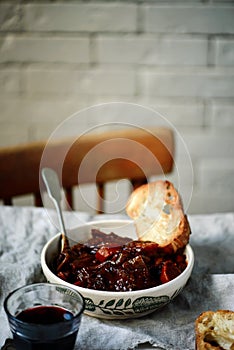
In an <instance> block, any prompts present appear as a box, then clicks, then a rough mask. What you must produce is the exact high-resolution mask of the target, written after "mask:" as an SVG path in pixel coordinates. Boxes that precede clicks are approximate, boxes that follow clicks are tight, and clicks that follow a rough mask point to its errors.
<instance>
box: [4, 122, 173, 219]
mask: <svg viewBox="0 0 234 350" xmlns="http://www.w3.org/2000/svg"><path fill="white" fill-rule="evenodd" d="M61 155H64V156H62V158H64V159H62V160H61ZM173 156H174V138H173V131H172V130H171V129H169V128H164V127H161V128H158V127H151V128H147V129H144V128H142V129H140V128H134V129H130V128H129V129H125V130H114V131H106V132H103V133H100V134H99V133H93V134H86V135H82V136H80V137H78V138H77V139H64V140H56V141H54V142H53V143H47V142H46V141H43V142H35V143H30V144H25V145H20V146H16V147H8V148H2V149H0V199H2V200H3V203H4V204H6V205H11V204H12V198H13V197H15V196H20V195H25V194H30V193H33V194H34V197H35V205H36V206H42V199H41V193H40V166H41V165H42V164H43V167H44V166H48V167H51V168H53V169H54V170H56V171H57V172H60V173H61V174H62V175H61V186H62V187H63V188H64V191H65V194H66V198H67V202H68V204H69V206H70V207H71V208H73V196H72V193H73V191H72V189H73V187H74V186H76V185H81V184H85V183H87V184H88V183H96V186H97V189H98V193H99V203H98V205H97V212H98V213H100V212H103V211H104V208H103V200H102V199H104V197H105V191H104V188H105V184H106V183H107V182H109V181H113V180H118V179H128V180H130V181H131V183H132V185H133V188H136V187H138V186H139V185H142V184H144V183H146V182H147V179H148V178H149V177H150V176H154V175H160V174H167V173H170V172H171V171H172V169H173ZM61 169H62V171H61Z"/></svg>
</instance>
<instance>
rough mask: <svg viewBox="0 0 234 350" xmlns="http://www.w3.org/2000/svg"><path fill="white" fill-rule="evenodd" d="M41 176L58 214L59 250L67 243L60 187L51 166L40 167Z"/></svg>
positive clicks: (62, 249)
mask: <svg viewBox="0 0 234 350" xmlns="http://www.w3.org/2000/svg"><path fill="white" fill-rule="evenodd" d="M42 178H43V181H44V183H45V186H46V189H47V192H48V195H49V197H50V198H51V199H52V201H53V203H54V205H55V209H56V211H57V214H58V219H59V226H60V231H61V234H62V235H61V252H63V251H64V248H65V246H66V245H67V244H68V238H67V233H66V228H65V224H64V220H63V214H62V209H61V205H60V203H61V199H62V197H61V188H60V184H59V179H58V175H57V173H56V172H55V171H54V170H53V169H51V168H43V169H42Z"/></svg>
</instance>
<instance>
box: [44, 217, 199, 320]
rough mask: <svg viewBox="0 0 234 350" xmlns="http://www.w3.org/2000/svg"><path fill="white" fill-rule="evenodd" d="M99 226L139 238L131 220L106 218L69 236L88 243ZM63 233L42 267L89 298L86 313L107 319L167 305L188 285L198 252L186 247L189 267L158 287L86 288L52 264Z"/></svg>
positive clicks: (47, 249)
mask: <svg viewBox="0 0 234 350" xmlns="http://www.w3.org/2000/svg"><path fill="white" fill-rule="evenodd" d="M92 228H98V229H100V230H101V231H103V232H105V233H110V232H114V233H116V234H118V235H120V236H127V237H131V238H132V239H137V236H136V232H135V227H134V224H133V222H132V221H129V220H105V221H95V222H89V223H86V224H83V225H81V226H79V227H77V228H76V229H75V230H72V231H69V238H71V239H72V240H74V241H79V242H82V241H83V242H85V241H87V238H90V236H91V229H92ZM60 237H61V234H60V233H58V234H57V235H56V236H54V237H53V238H51V239H50V240H49V241H48V242H47V243H46V245H45V246H44V248H43V250H42V253H41V265H42V270H43V273H44V275H45V277H46V278H47V280H48V282H51V283H58V284H62V285H65V286H69V287H73V288H74V289H76V290H77V291H78V292H80V293H81V295H82V296H83V297H84V300H85V311H84V312H85V313H86V314H88V315H90V316H95V317H99V318H105V319H121V318H122V319H123V318H136V317H141V316H144V315H146V314H149V313H151V312H153V311H156V310H158V309H159V308H161V307H163V306H165V305H167V304H168V303H169V302H170V301H171V300H172V299H174V298H175V297H176V296H177V295H178V294H179V293H180V292H181V290H182V289H183V287H184V286H185V285H186V283H187V281H188V279H189V277H190V275H191V272H192V269H193V264H194V254H193V250H192V248H191V246H190V245H189V244H188V245H187V246H186V248H185V254H186V257H187V267H186V269H185V270H184V271H183V272H182V273H181V274H180V275H179V276H178V277H176V278H175V279H173V280H172V281H170V282H167V283H165V284H162V285H160V286H157V287H153V288H148V289H144V290H137V291H127V292H110V291H99V290H93V289H88V288H82V287H78V286H75V285H73V284H70V283H68V282H65V281H63V280H62V279H60V278H59V277H57V276H56V275H55V274H54V273H53V272H52V270H51V268H50V266H51V263H52V261H53V258H54V256H55V255H56V254H57V252H58V249H59V244H60Z"/></svg>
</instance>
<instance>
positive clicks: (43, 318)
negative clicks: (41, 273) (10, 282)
mask: <svg viewBox="0 0 234 350" xmlns="http://www.w3.org/2000/svg"><path fill="white" fill-rule="evenodd" d="M4 309H5V312H6V314H7V317H8V322H9V326H10V329H11V332H12V334H13V339H14V343H15V347H16V349H17V350H55V349H56V350H62V349H67V350H72V349H74V345H75V341H76V337H77V333H78V330H79V326H80V322H81V316H82V313H83V310H84V300H83V297H82V296H81V295H80V294H79V293H78V292H77V291H75V290H74V289H72V288H69V287H65V286H62V285H57V284H50V283H36V284H31V285H27V286H24V287H21V288H18V289H16V290H15V291H13V292H11V293H10V294H9V295H8V296H7V297H6V299H5V301H4Z"/></svg>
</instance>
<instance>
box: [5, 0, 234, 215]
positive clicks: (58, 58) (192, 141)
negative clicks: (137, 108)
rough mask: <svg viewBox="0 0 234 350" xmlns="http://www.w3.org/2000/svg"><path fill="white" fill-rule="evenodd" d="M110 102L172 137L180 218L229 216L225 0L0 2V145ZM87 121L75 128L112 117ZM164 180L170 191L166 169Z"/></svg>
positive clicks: (233, 95)
mask: <svg viewBox="0 0 234 350" xmlns="http://www.w3.org/2000/svg"><path fill="white" fill-rule="evenodd" d="M114 101H122V102H124V103H127V104H128V103H130V104H139V105H141V106H145V107H146V108H152V109H154V110H156V111H157V112H159V113H160V115H163V116H164V118H165V119H166V120H167V121H168V122H169V123H171V124H172V125H173V127H174V128H175V130H176V131H177V134H176V158H175V160H176V165H177V167H178V168H179V176H180V181H181V182H182V186H181V190H182V192H183V193H182V196H184V197H185V198H186V211H187V212H188V213H212V212H224V211H233V210H234V3H233V1H225V0H223V1H222V0H220V1H216V0H214V1H209V0H207V1H198V0H197V1H196V0H194V1H193V0H190V1H177V0H173V1H172V0H171V1H167V2H164V1H157V0H149V1H137V0H135V1H134V0H132V1H130V0H129V1H127V0H126V1H111V0H106V1H94V0H93V1H92V0H91V1H51V2H50V1H41V2H39V1H38V2H35V1H0V106H1V113H0V146H1V147H4V146H10V145H14V144H18V143H23V142H27V141H32V140H39V139H45V138H47V137H49V136H50V135H51V133H52V132H53V131H54V130H55V129H56V127H57V126H58V125H60V124H61V123H62V122H64V121H65V120H66V119H67V118H68V117H69V116H70V115H72V114H74V113H76V112H77V111H79V110H82V109H83V108H86V107H90V106H93V105H96V104H102V103H109V102H114ZM92 118H93V119H92ZM92 118H91V119H92V120H91V119H89V118H86V119H85V118H83V119H82V118H81V120H80V127H81V129H82V128H83V129H85V128H87V127H92V123H93V122H94V124H95V123H102V122H106V123H108V122H109V121H111V122H113V121H115V115H109V118H110V119H108V118H107V119H106V120H105V116H103V115H102V113H98V111H97V113H96V114H95V113H94V115H93V116H92ZM134 118H138V123H140V122H141V123H142V125H143V124H144V122H146V121H147V117H145V116H144V113H143V114H141V113H139V115H137V116H131V113H130V114H129V115H127V113H126V122H130V123H134ZM140 119H142V120H140ZM156 119H157V118H156ZM156 119H155V120H154V121H155V124H156ZM135 120H136V119H135ZM178 135H179V136H178ZM180 138H181V139H182V140H183V141H184V143H183V142H181V140H180ZM185 148H186V150H187V151H188V153H189V155H190V157H191V162H192V172H191V169H188V166H187V164H185V163H186V161H185V158H184V149H185ZM191 174H193V176H192V175H191ZM191 177H192V179H191ZM169 179H171V180H172V181H175V182H176V183H175V184H176V185H177V182H178V174H176V169H175V171H174V173H173V174H172V175H170V176H169ZM191 186H192V188H193V191H192V197H191V198H190V192H191V191H190V190H191ZM78 209H79V208H78ZM81 209H82V208H81Z"/></svg>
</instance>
